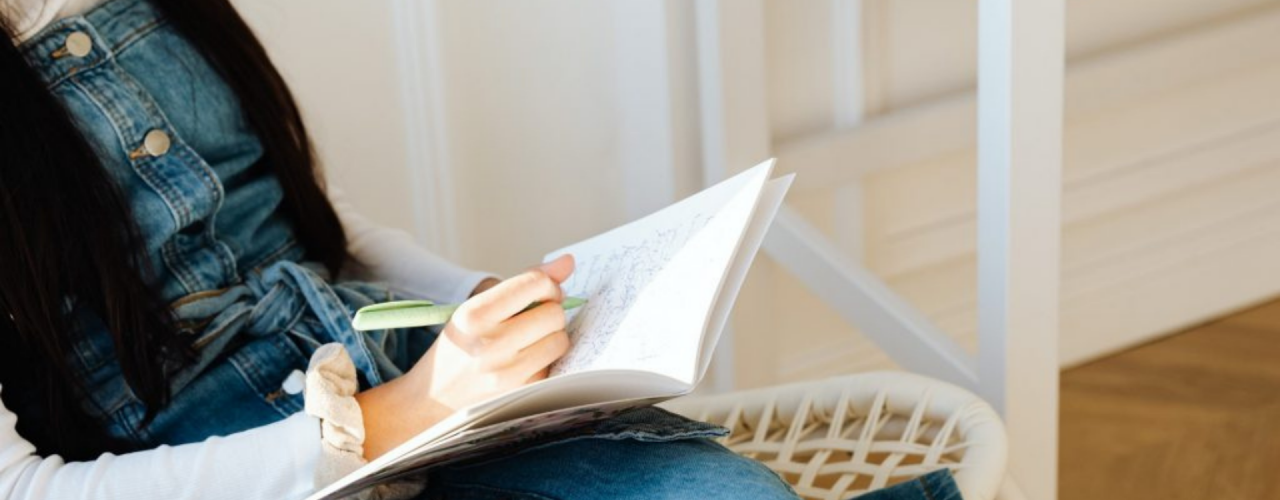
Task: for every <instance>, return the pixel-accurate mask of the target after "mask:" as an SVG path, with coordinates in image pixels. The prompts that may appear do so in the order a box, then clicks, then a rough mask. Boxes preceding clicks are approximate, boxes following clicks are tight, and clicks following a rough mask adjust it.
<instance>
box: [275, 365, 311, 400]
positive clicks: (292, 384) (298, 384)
mask: <svg viewBox="0 0 1280 500" xmlns="http://www.w3.org/2000/svg"><path fill="white" fill-rule="evenodd" d="M306 386H307V376H306V374H304V373H302V370H294V371H293V372H292V373H290V374H289V377H288V378H286V379H284V383H283V384H280V389H281V390H283V391H284V392H285V393H286V394H289V395H291V396H292V395H295V394H298V393H300V392H302V389H303V388H304V387H306Z"/></svg>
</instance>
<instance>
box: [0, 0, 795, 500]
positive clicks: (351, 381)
mask: <svg viewBox="0 0 1280 500" xmlns="http://www.w3.org/2000/svg"><path fill="white" fill-rule="evenodd" d="M0 8H2V10H0V20H2V21H3V27H4V30H5V32H6V34H7V35H8V36H9V39H10V40H12V42H13V43H11V44H4V43H0V195H2V196H0V312H3V314H0V342H3V345H2V346H0V389H2V390H0V396H2V397H3V403H4V407H3V408H0V492H3V493H4V495H5V497H6V498H58V499H74V498H131V499H132V498H166V499H169V498H200V499H203V498H235V499H242V498H300V497H303V496H305V495H307V494H309V493H310V492H313V491H315V490H316V489H317V488H319V487H322V486H324V485H325V484H328V482H331V481H333V480H335V479H336V478H338V477H340V476H341V475H342V474H345V473H346V472H349V471H351V470H353V469H354V468H355V467H358V466H359V465H361V464H362V463H365V461H367V460H369V459H372V458H375V457H377V456H378V455H380V454H382V453H384V452H385V451H387V450H389V449H391V448H393V447H395V446H396V445H397V444H399V443H401V442H403V441H404V440H405V439H407V438H408V437H410V436H412V435H414V434H416V433H418V432H420V431H421V430H423V429H425V428H427V427H429V426H431V425H432V424H434V423H436V422H439V421H440V420H441V419H443V418H445V417H446V416H448V415H449V414H450V413H451V412H452V411H454V410H456V409H457V408H460V407H463V406H466V405H469V404H472V403H475V402H478V401H480V400H483V399H485V398H487V397H489V396H491V395H493V394H496V393H499V392H502V391H505V390H509V389H511V388H514V387H518V386H520V385H523V384H526V383H528V382H530V381H533V380H537V379H538V378H541V377H545V373H546V367H547V366H548V365H549V364H551V363H552V362H554V361H555V359H557V358H558V357H559V356H560V355H561V354H563V353H564V352H565V349H567V346H568V339H567V337H566V336H565V333H564V331H563V329H564V314H563V311H561V309H560V308H559V306H558V304H556V302H558V301H559V300H560V298H561V291H560V288H559V286H558V284H559V283H560V282H561V281H563V280H564V279H565V278H567V277H568V275H569V274H570V273H571V272H572V269H573V262H572V259H571V258H569V257H563V258H561V259H557V260H555V261H553V262H551V263H548V264H545V265H543V266H540V267H539V268H536V269H534V270H531V271H529V272H527V273H524V274H521V275H520V276H516V277H514V278H511V279H508V280H505V281H501V282H499V281H498V280H496V279H493V278H489V277H487V276H486V275H484V274H481V273H475V272H472V271H467V270H463V269H460V268H458V267H456V266H453V265H451V264H449V263H447V262H445V261H442V260H440V259H438V258H436V257H435V256H432V255H430V254H428V253H426V252H425V251H423V250H421V249H419V248H417V247H415V246H414V245H413V243H412V242H411V240H410V239H409V238H408V237H407V235H405V234H404V233H401V232H396V231H391V230H387V229H384V228H380V227H377V226H373V225H371V224H369V223H368V222H367V221H365V220H364V219H362V218H361V217H360V216H359V215H358V214H355V213H354V212H352V210H351V209H350V207H348V206H346V205H345V204H343V203H341V202H340V201H338V202H335V203H331V202H330V201H329V199H328V197H327V196H326V194H325V192H324V190H323V189H322V186H321V183H320V181H319V179H318V178H317V169H316V166H315V162H314V159H313V157H312V154H311V149H310V144H309V142H308V138H307V133H306V129H305V127H304V126H303V124H302V121H301V119H300V117H299V112H298V109H297V108H296V107H295V105H294V102H293V99H292V98H291V97H290V94H289V91H288V89H287V87H286V86H285V84H284V82H283V80H282V79H281V78H280V76H279V74H278V73H277V72H276V70H275V69H274V68H273V67H272V65H271V63H270V61H269V60H268V59H267V57H266V54H265V52H264V51H263V49H262V47H261V46H260V45H259V44H258V42H257V40H256V39H255V38H254V37H253V35H252V34H251V32H250V31H249V29H248V28H247V27H246V26H245V24H244V23H243V21H242V20H241V19H240V17H239V16H238V15H237V14H236V12H235V10H234V9H233V8H232V6H231V5H230V4H229V3H228V2H227V0H187V1H178V0H153V1H150V2H148V1H147V0H0ZM398 297H423V298H430V299H436V300H441V301H462V300H466V302H465V304H464V305H463V307H462V308H461V309H459V311H458V313H457V315H456V316H455V318H454V321H452V322H451V323H450V324H448V325H446V326H445V327H444V328H443V330H442V331H439V332H437V331H427V330H416V331H415V330H402V331H384V332H376V333H373V334H367V335H365V334H360V333H357V332H354V331H352V330H351V328H350V325H349V323H348V321H347V317H348V314H349V313H350V311H352V310H354V309H356V308H358V307H360V306H363V305H366V304H370V303H373V302H376V301H384V300H389V299H393V298H398ZM535 301H544V302H547V303H546V304H544V305H543V306H542V307H538V308H535V309H532V310H530V311H528V312H523V313H520V312H519V311H520V310H521V309H523V308H524V306H525V305H527V304H529V303H530V302H535ZM437 333H441V334H440V335H437ZM308 364H309V365H310V369H309V370H308ZM303 370H307V371H306V373H305V375H304V374H303V373H304V372H303ZM304 388H305V391H304V390H303V389H304ZM719 432H720V430H719V429H717V428H715V427H713V426H710V425H707V424H701V423H697V422H691V421H688V420H684V419H682V418H679V417H676V416H674V415H671V414H668V413H665V412H662V411H660V410H656V409H647V410H640V411H636V412H632V413H629V414H627V415H624V416H622V417H619V418H618V419H617V420H616V421H615V422H613V423H611V424H610V425H607V426H602V427H601V430H599V431H597V433H596V434H594V435H591V436H588V439H581V438H579V439H576V440H572V441H571V440H569V439H568V438H565V439H563V440H561V441H559V442H552V443H549V444H545V445H542V446H539V447H532V448H529V449H527V450H525V451H522V452H520V453H517V454H515V455H511V456H501V457H492V458H489V459H487V460H486V461H478V462H470V463H466V464H458V465H453V466H448V467H441V468H438V469H434V470H432V471H430V472H429V473H427V474H425V475H424V476H423V477H422V478H419V479H417V480H415V481H413V482H411V483H408V484H402V485H399V486H398V487H396V488H387V489H385V491H381V492H380V493H382V494H385V495H386V496H399V497H418V498H607V497H634V498H664V497H665V498H679V497H686V496H688V497H694V496H696V497H714V496H721V497H724V498H793V497H794V495H793V494H792V493H791V492H790V490H789V489H788V488H787V487H786V485H785V484H784V483H782V482H781V481H780V480H779V479H778V478H777V476H775V475H774V474H773V473H771V472H769V471H768V470H767V469H765V468H764V467H762V466H760V465H759V464H757V463H755V462H752V461H750V460H746V459H742V458H740V457H737V456H736V455H734V454H732V453H730V452H729V451H727V450H726V449H724V448H723V447H720V446H719V445H716V444H714V443H713V442H712V441H709V440H707V439H706V438H707V437H710V436H714V435H717V434H718V433H719ZM41 457H43V458H41ZM64 458H65V459H70V460H75V462H71V463H64V462H63V459H64Z"/></svg>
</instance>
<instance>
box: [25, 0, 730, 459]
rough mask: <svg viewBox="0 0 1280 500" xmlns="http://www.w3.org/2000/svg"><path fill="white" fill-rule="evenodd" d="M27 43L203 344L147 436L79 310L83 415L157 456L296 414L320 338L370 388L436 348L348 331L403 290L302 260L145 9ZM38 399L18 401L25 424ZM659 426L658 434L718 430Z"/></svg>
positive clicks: (221, 121) (285, 224)
mask: <svg viewBox="0 0 1280 500" xmlns="http://www.w3.org/2000/svg"><path fill="white" fill-rule="evenodd" d="M21 48H22V50H23V53H24V55H25V56H26V58H27V60H28V61H29V62H30V63H31V64H32V66H34V67H35V68H36V69H37V71H39V72H40V74H41V75H42V76H43V78H44V80H45V81H46V82H47V83H48V86H49V89H50V90H51V91H52V92H53V93H54V94H55V95H56V97H57V98H58V99H59V100H61V102H62V103H63V104H64V106H65V107H66V108H67V109H68V110H69V111H70V113H71V115H72V116H73V118H74V119H75V121H76V123H77V124H78V126H79V128H80V129H81V131H82V132H83V134H84V135H85V136H86V138H87V139H88V141H89V142H90V144H91V145H92V146H93V147H94V148H95V149H96V151H97V152H98V154H99V156H100V158H101V160H102V163H103V165H104V166H105V168H106V169H107V170H108V171H109V172H110V174H111V176H112V178H113V179H114V180H115V182H116V183H117V184H118V186H119V187H120V189H121V190H122V192H123V193H124V195H125V196H126V198H127V200H128V203H129V204H130V206H131V208H132V211H133V214H134V217H135V218H136V219H137V225H138V226H139V228H140V230H141V233H142V237H143V239H144V240H145V245H146V252H147V255H148V256H149V259H150V263H151V265H152V267H153V268H154V271H155V273H154V281H153V282H152V283H151V285H152V286H154V287H155V288H156V289H157V290H159V291H160V294H161V296H162V297H163V299H164V300H166V301H168V302H170V303H171V304H172V309H173V312H174V314H175V315H176V317H177V319H178V321H179V325H180V326H181V328H182V330H181V331H182V334H184V335H190V336H191V341H192V345H193V346H194V347H195V349H196V358H195V360H194V361H193V362H192V363H190V364H189V365H186V366H185V367H183V368H181V370H180V371H178V372H177V374H176V375H175V377H174V378H173V381H172V387H171V393H172V402H171V403H170V404H169V405H168V406H167V407H165V408H164V409H163V410H162V411H160V412H159V414H158V415H157V417H156V418H155V420H154V422H152V423H151V424H149V425H147V426H145V427H140V426H139V423H140V422H141V420H142V418H143V415H144V413H145V407H144V405H143V404H142V403H141V401H139V399H138V398H137V397H136V396H135V395H134V394H133V392H132V391H131V390H130V389H129V386H128V385H127V383H126V382H125V380H124V377H123V376H122V374H121V370H120V366H119V364H118V363H117V361H116V357H115V353H114V349H115V348H114V346H113V342H112V338H111V335H110V333H109V332H108V331H107V329H106V327H105V326H104V325H103V323H102V321H100V319H99V318H97V317H95V316H94V315H93V314H91V313H89V312H87V311H83V310H77V311H72V313H71V314H73V315H74V316H75V317H76V319H77V320H78V325H79V326H78V330H77V331H76V332H75V333H76V341H75V343H74V346H73V349H72V351H73V355H72V356H71V359H68V360H67V362H68V363H70V364H71V365H72V366H73V367H74V368H75V369H76V370H77V373H79V374H80V375H81V376H82V378H83V381H84V383H85V387H86V388H87V389H88V391H87V392H88V395H87V397H86V398H85V401H84V404H83V407H84V409H85V410H86V411H87V412H88V413H89V414H91V415H92V416H94V417H95V418H97V419H99V420H100V421H101V422H103V424H104V425H105V426H106V428H107V429H108V431H109V433H111V434H112V435H113V436H114V437H116V438H119V439H123V440H126V441H128V442H133V443H136V444H137V445H138V446H139V447H149V446H155V445H160V444H171V445H172V444H180V443H188V442H195V441H200V440H203V439H205V438H207V437H210V436H215V435H225V434H229V433H234V432H237V431H241V430H245V429H249V428H253V427H257V426H261V425H265V424H267V423H270V422H273V421H277V420H280V419H282V418H284V417H286V416H289V415H291V414H293V413H296V412H298V411H300V410H301V409H302V407H303V400H302V397H303V396H302V394H301V393H300V391H297V390H289V387H293V386H296V384H286V383H285V382H286V381H288V380H290V378H293V379H295V380H296V379H297V378H298V377H299V376H301V370H305V368H306V365H307V360H308V358H309V357H310V355H311V353H312V352H314V351H315V349H316V348H318V347H319V346H320V345H323V344H326V343H330V342H338V343H341V344H343V345H344V346H345V347H346V349H347V352H348V353H350V355H351V357H352V360H353V362H354V364H355V366H356V368H357V371H358V372H359V376H360V379H361V383H362V386H364V387H369V386H375V385H378V384H380V383H382V382H384V381H386V380H389V379H391V378H394V377H396V376H398V375H400V374H401V373H402V370H404V369H406V368H407V367H408V366H411V365H412V363H413V362H414V361H416V359H417V358H418V357H419V356H420V355H421V354H422V353H423V352H425V350H426V348H427V347H428V346H429V345H430V343H431V342H432V341H433V340H434V338H435V331H433V330H425V329H418V330H397V331H380V332H372V333H360V332H356V331H354V330H353V329H352V328H351V324H350V321H349V318H350V314H351V313H352V312H353V311H354V310H355V309H357V308H359V307H362V306H364V305H367V304H370V303H373V302H377V301H385V300H390V299H393V298H395V297H394V296H393V295H394V294H393V293H392V292H390V291H389V290H388V288H387V287H386V286H384V285H382V284H378V283H365V282H355V281H338V280H336V279H335V278H334V277H331V276H327V275H326V272H325V271H324V270H323V268H322V267H321V266H319V265H318V264H316V263H313V262H307V261H306V260H305V254H304V251H303V248H302V247H301V246H300V245H299V243H298V242H297V241H296V239H295V236H294V231H293V228H292V227H291V224H290V221H289V219H288V218H287V217H286V216H285V214H284V213H283V212H282V210H281V209H280V205H281V202H282V199H283V195H282V191H281V187H280V184H279V182H278V181H277V179H276V178H275V177H274V176H273V175H272V174H271V172H270V169H269V168H268V166H267V165H265V164H264V160H263V147H262V145H261V143H260V142H259V140H258V138H257V137H256V136H255V134H254V131H253V130H252V128H251V127H250V125H249V124H248V123H247V121H246V119H245V117H244V115H243V113H242V112H241V109H240V107H239V103H238V101H237V98H236V95H235V94H234V93H233V92H232V90H231V89H230V88H229V87H228V86H227V85H226V84H225V83H224V82H223V80H222V79H221V78H220V77H219V75H218V74H217V72H216V71H215V70H214V69H213V68H212V67H211V66H210V65H209V64H208V63H207V62H206V61H205V60H204V59H203V57H202V56H201V55H200V54H199V53H198V52H197V51H196V50H195V49H194V48H193V46H192V45H191V44H190V43H189V42H188V41H186V40H185V39H184V38H183V37H182V36H180V35H179V33H177V31H176V30H175V29H174V28H172V27H171V26H170V25H169V24H168V23H167V22H166V21H165V20H164V19H163V18H162V17H161V16H160V15H159V13H158V12H157V11H156V10H155V9H154V8H153V7H152V6H151V5H150V4H149V3H147V2H146V1H145V0H110V1H107V2H106V3H104V4H102V5H100V6H98V7H96V8H94V9H93V10H91V11H90V12H88V13H86V14H85V15H83V16H76V17H71V18H67V19H63V20H60V21H57V22H55V23H54V24H52V25H50V26H48V27H46V28H45V29H44V30H42V31H41V32H40V33H39V34H37V35H36V36H35V37H33V38H32V39H30V40H28V41H26V42H25V43H23V44H22V47H21ZM38 404H39V403H38V402H35V401H31V402H17V403H16V404H12V405H10V406H11V407H12V409H13V410H14V411H15V412H16V413H17V414H18V415H19V418H22V417H23V415H24V414H26V415H30V414H32V413H31V411H33V410H34V409H35V407H36V406H37V405H38ZM664 418H665V420H664V425H663V426H660V427H664V428H665V429H666V430H665V431H663V432H659V433H658V434H660V435H668V436H671V437H672V438H676V437H691V436H692V435H714V434H717V433H719V430H718V429H715V428H713V427H710V426H707V425H705V424H698V423H695V422H691V421H686V420H683V419H679V418H676V417H674V416H667V417H664ZM691 431H696V432H691ZM655 437H661V436H655Z"/></svg>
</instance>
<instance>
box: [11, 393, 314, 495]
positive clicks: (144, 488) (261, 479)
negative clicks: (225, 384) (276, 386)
mask: <svg viewBox="0 0 1280 500" xmlns="http://www.w3.org/2000/svg"><path fill="white" fill-rule="evenodd" d="M17 421H18V419H17V416H16V415H14V414H13V412H10V411H9V410H8V409H7V408H5V407H4V406H3V405H2V404H0V498H6V499H32V500H34V499H53V498H56V499H59V500H78V499H90V498H92V499H95V500H114V499H121V500H126V499H127V500H138V499H153V498H154V499H161V498H163V499H188V500H224V499H225V500H232V499H235V500H239V499H244V498H280V499H295V498H305V497H306V496H307V495H310V494H311V493H312V492H314V491H315V490H316V487H317V486H318V485H317V484H316V477H315V471H316V467H317V460H318V459H319V457H320V456H321V450H320V447H321V440H320V422H319V420H318V419H316V418H314V417H310V416H307V415H304V414H297V415H294V416H292V417H289V418H287V419H284V420H281V421H279V422H276V423H273V424H270V425H266V426H263V427H258V428H255V429H251V430H248V431H244V432H240V433H236V434H232V435H229V436H226V437H214V438H209V439H207V440H205V441H203V442H199V443H192V444H185V445H180V446H161V447H159V448H156V449H152V450H147V451H139V452H135V453H128V454H124V455H112V454H109V453H108V454H104V455H102V456H100V457H98V459H97V460H93V461H90V462H71V463H67V462H64V461H63V460H62V458H60V457H58V456H50V457H46V458H41V457H38V456H36V454H35V446H33V445H32V444H31V443H30V442H29V441H27V440H26V439H24V438H22V436H20V435H19V434H18V432H17V429H16V427H15V426H16V425H17Z"/></svg>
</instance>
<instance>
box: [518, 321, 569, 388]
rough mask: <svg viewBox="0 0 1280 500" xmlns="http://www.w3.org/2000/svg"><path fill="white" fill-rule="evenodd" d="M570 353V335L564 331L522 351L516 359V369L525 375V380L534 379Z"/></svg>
mask: <svg viewBox="0 0 1280 500" xmlns="http://www.w3.org/2000/svg"><path fill="white" fill-rule="evenodd" d="M566 352H569V334H567V333H565V332H564V330H560V331H558V332H555V333H552V334H551V335H547V336H545V337H542V338H541V339H538V341H537V342H534V343H533V344H530V345H529V346H528V347H525V348H524V349H522V350H521V351H520V353H519V354H518V355H517V357H516V366H515V369H516V370H517V371H518V373H521V374H524V377H523V378H528V377H532V376H533V375H534V374H537V373H538V372H540V371H542V370H543V369H545V368H546V367H548V366H551V364H552V363H555V362H556V360H558V359H560V357H561V356H564V353H566Z"/></svg>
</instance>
